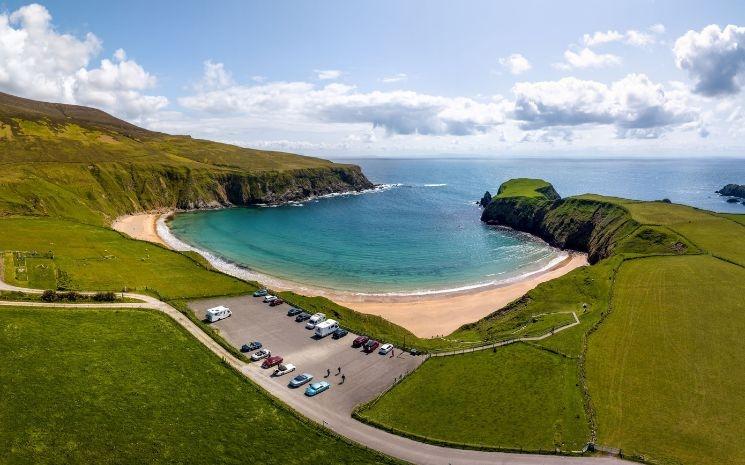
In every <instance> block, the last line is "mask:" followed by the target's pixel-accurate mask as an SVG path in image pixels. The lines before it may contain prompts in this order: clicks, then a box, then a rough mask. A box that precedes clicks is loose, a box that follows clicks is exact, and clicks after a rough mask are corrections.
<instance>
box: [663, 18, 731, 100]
mask: <svg viewBox="0 0 745 465" xmlns="http://www.w3.org/2000/svg"><path fill="white" fill-rule="evenodd" d="M673 52H674V53H675V63H676V65H677V66H678V68H680V69H682V70H685V71H688V75H689V76H690V77H691V79H693V80H694V82H695V87H694V92H696V93H699V94H701V95H705V96H709V97H716V96H723V95H732V94H736V93H738V92H740V89H741V88H742V86H743V84H744V81H745V27H740V26H734V25H728V26H726V27H725V28H724V29H721V28H720V27H719V26H718V25H716V24H711V25H709V26H706V27H705V28H703V29H702V30H701V31H700V32H696V31H688V32H687V33H685V34H684V35H683V36H681V37H679V38H678V39H677V40H676V41H675V46H674V47H673Z"/></svg>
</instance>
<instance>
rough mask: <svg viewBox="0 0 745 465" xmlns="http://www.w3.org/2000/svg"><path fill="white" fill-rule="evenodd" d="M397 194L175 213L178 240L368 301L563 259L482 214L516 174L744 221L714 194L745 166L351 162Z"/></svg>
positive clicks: (743, 177) (567, 189)
mask: <svg viewBox="0 0 745 465" xmlns="http://www.w3.org/2000/svg"><path fill="white" fill-rule="evenodd" d="M352 162H354V163H357V164H360V165H361V166H362V168H363V170H364V171H365V173H366V174H367V175H368V177H369V178H370V179H371V180H372V181H373V182H376V183H384V184H393V185H394V186H391V187H389V188H387V189H383V190H380V191H377V192H371V193H367V194H361V195H349V196H337V197H332V198H323V199H316V200H311V201H306V202H303V203H301V204H295V205H288V206H283V207H276V208H262V207H256V208H234V209H226V210H219V211H201V212H190V213H182V214H178V215H176V217H175V218H174V220H173V221H172V223H171V225H170V226H171V230H172V232H173V233H174V235H176V236H177V237H178V238H179V239H181V240H183V241H184V242H186V243H188V244H191V245H193V246H195V247H198V248H200V249H203V250H207V251H209V252H211V253H213V254H215V255H217V256H219V257H222V258H225V259H227V260H228V261H232V262H235V263H237V264H240V265H242V266H245V267H248V268H250V269H253V270H256V271H258V272H260V273H264V274H267V275H271V276H275V277H279V278H283V279H286V280H290V281H294V282H298V283H303V284H308V285H313V286H320V287H326V288H331V289H336V290H343V291H352V292H365V293H412V292H422V291H433V290H444V289H454V288H463V287H471V286H477V285H483V284H486V283H493V282H499V281H503V280H507V279H511V278H514V277H516V276H519V275H522V274H525V273H529V272H534V271H536V270H538V269H540V268H542V267H545V266H546V265H547V264H548V263H549V262H551V261H552V260H555V259H556V258H557V256H558V252H557V251H556V250H554V249H552V248H550V247H548V246H547V245H546V244H545V243H543V242H541V241H538V240H536V239H534V238H532V237H531V236H528V235H526V234H522V233H516V232H514V231H510V230H507V229H502V228H495V227H490V226H486V225H483V224H482V223H481V222H480V221H479V215H480V213H481V210H480V208H478V207H477V206H475V205H474V203H473V202H474V200H476V199H478V198H479V197H480V196H481V195H482V194H483V192H484V190H486V189H489V190H491V191H492V193H494V192H496V189H497V187H498V186H499V184H500V183H501V182H502V181H504V180H507V179H509V178H512V177H517V176H526V177H541V178H544V179H547V180H549V181H550V182H552V183H553V184H554V186H555V187H556V188H557V190H558V191H559V193H560V194H561V195H563V196H566V195H573V194H580V193H584V192H595V193H602V194H607V195H617V196H622V197H631V198H639V199H647V200H653V199H660V198H664V197H667V198H670V199H672V200H673V201H674V202H679V203H686V204H690V205H694V206H698V207H702V208H707V209H710V210H719V211H733V212H738V211H739V212H743V213H745V206H743V205H739V204H728V203H726V202H725V201H724V199H722V198H721V197H719V196H718V195H716V194H714V190H716V189H718V188H720V187H721V186H722V185H724V184H726V183H728V182H739V183H745V163H743V160H683V161H680V160H678V161H665V160H644V161H638V160H577V159H573V160H537V159H520V160H519V159H510V160H353V161H352Z"/></svg>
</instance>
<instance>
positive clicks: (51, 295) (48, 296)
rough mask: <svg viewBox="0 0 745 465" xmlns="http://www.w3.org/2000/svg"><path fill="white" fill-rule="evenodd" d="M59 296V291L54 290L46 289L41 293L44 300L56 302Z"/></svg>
mask: <svg viewBox="0 0 745 465" xmlns="http://www.w3.org/2000/svg"><path fill="white" fill-rule="evenodd" d="M58 298H59V296H58V295H57V293H56V292H55V291H52V290H46V291H44V292H42V294H41V300H42V301H43V302H55V301H57V299H58Z"/></svg>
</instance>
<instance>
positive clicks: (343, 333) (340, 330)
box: [331, 328, 349, 339]
mask: <svg viewBox="0 0 745 465" xmlns="http://www.w3.org/2000/svg"><path fill="white" fill-rule="evenodd" d="M347 334H349V333H348V332H347V330H346V329H344V328H338V329H337V330H336V331H334V334H332V335H331V337H332V338H334V339H341V338H343V337H344V336H346V335H347Z"/></svg>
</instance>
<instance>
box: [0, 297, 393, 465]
mask: <svg viewBox="0 0 745 465" xmlns="http://www.w3.org/2000/svg"><path fill="white" fill-rule="evenodd" d="M0 347H3V357H2V358H0V386H3V395H2V397H1V398H0V443H2V444H3V447H0V463H8V464H11V463H12V464H19V465H20V464H58V463H65V464H89V463H97V464H122V463H210V464H218V463H225V464H244V463H267V464H269V463H273V464H337V463H359V464H373V463H388V462H387V461H386V460H385V459H382V458H381V457H378V456H376V455H375V454H374V453H371V452H368V451H364V450H362V449H360V448H358V447H355V446H351V445H348V444H346V443H344V442H342V441H341V440H339V439H336V438H334V437H332V436H330V435H328V434H326V433H324V432H323V431H320V430H319V428H317V427H315V426H310V425H306V424H305V423H302V422H301V421H299V420H298V419H297V418H296V417H295V416H293V415H292V414H291V413H289V412H288V411H287V410H286V409H285V408H283V407H280V406H278V405H277V404H275V403H273V402H272V401H271V400H270V399H269V398H268V397H267V396H266V395H265V394H264V393H263V391H261V390H259V389H258V388H257V387H255V386H254V385H252V384H251V383H249V382H248V381H246V380H245V379H243V378H242V377H241V376H240V375H238V374H236V373H235V372H233V371H232V370H231V369H229V368H227V367H226V366H224V365H223V364H222V363H220V361H219V360H218V359H217V357H215V356H214V355H213V354H212V353H210V352H209V351H208V350H207V349H206V348H204V347H203V346H202V345H201V344H200V343H199V342H197V341H196V340H194V339H193V338H192V337H191V336H190V335H188V334H187V333H185V332H184V331H183V330H182V329H181V328H180V327H177V326H176V325H175V324H174V323H173V322H172V321H171V320H169V319H168V318H167V317H165V316H164V315H160V314H156V313H150V312H144V311H130V310H122V311H111V310H108V311H96V310H67V309H50V310H45V309H28V308H26V309H13V308H0Z"/></svg>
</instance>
